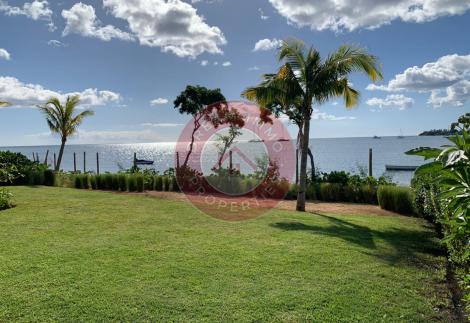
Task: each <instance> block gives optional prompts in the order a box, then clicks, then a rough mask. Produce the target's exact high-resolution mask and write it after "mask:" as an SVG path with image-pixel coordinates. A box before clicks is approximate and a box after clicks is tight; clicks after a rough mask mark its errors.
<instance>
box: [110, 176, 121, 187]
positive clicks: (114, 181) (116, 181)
mask: <svg viewBox="0 0 470 323" xmlns="http://www.w3.org/2000/svg"><path fill="white" fill-rule="evenodd" d="M111 180H112V190H113V191H119V187H120V185H119V175H118V174H113V175H111Z"/></svg>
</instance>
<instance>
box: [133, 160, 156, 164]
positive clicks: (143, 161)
mask: <svg viewBox="0 0 470 323" xmlns="http://www.w3.org/2000/svg"><path fill="white" fill-rule="evenodd" d="M153 163H154V161H153V160H145V159H136V160H135V164H136V165H153Z"/></svg>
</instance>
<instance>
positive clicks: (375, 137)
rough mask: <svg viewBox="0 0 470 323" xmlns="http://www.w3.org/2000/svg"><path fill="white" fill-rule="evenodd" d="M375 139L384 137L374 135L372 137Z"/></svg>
mask: <svg viewBox="0 0 470 323" xmlns="http://www.w3.org/2000/svg"><path fill="white" fill-rule="evenodd" d="M372 138H373V139H382V137H379V136H374V137H372Z"/></svg>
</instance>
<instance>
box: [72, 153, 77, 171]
mask: <svg viewBox="0 0 470 323" xmlns="http://www.w3.org/2000/svg"><path fill="white" fill-rule="evenodd" d="M73 172H74V173H76V172H77V154H76V153H75V152H74V153H73Z"/></svg>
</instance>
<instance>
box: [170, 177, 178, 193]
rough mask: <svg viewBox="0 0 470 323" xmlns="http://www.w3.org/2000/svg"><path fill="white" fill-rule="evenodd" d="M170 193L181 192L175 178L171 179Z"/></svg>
mask: <svg viewBox="0 0 470 323" xmlns="http://www.w3.org/2000/svg"><path fill="white" fill-rule="evenodd" d="M170 191H171V192H180V187H179V185H178V181H177V180H176V177H175V176H171V177H170Z"/></svg>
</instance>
